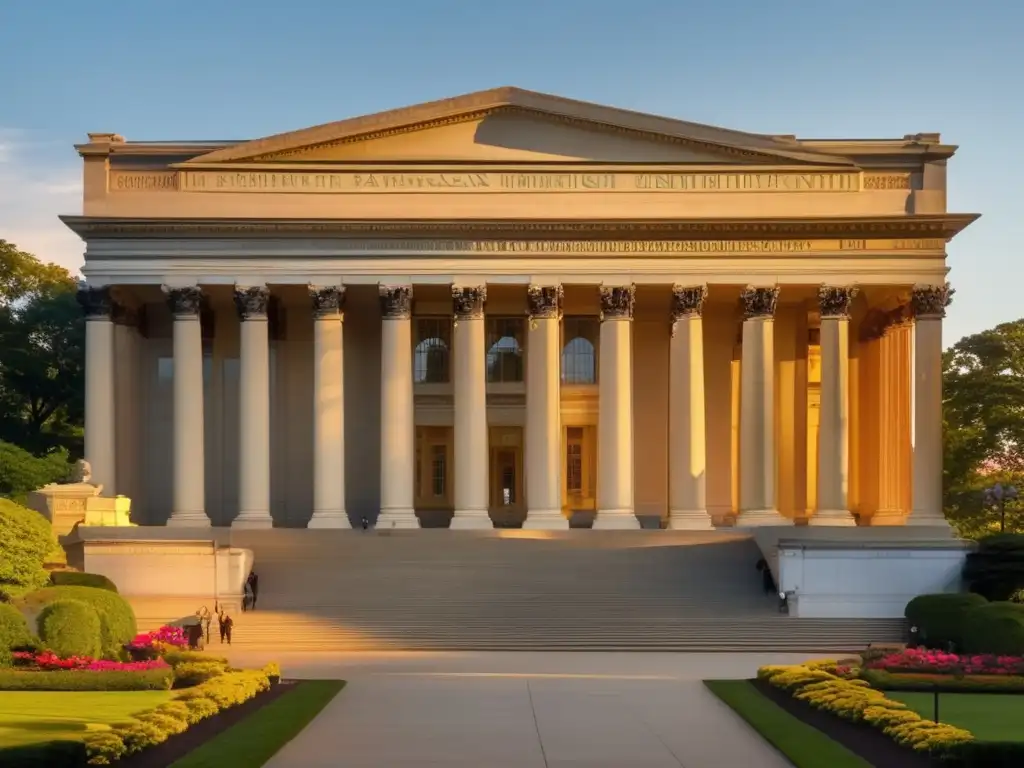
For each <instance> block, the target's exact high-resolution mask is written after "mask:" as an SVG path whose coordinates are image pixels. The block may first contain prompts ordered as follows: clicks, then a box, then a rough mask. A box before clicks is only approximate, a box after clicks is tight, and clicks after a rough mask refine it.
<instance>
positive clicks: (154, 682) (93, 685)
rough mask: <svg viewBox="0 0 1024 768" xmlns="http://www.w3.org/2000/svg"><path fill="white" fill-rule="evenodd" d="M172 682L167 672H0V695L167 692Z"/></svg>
mask: <svg viewBox="0 0 1024 768" xmlns="http://www.w3.org/2000/svg"><path fill="white" fill-rule="evenodd" d="M173 680H174V674H173V673H172V672H171V670H170V669H146V670H142V671H139V672H127V671H125V672H121V671H117V672H90V671H89V670H86V669H59V670H53V671H40V670H30V669H17V668H14V669H0V691H169V690H170V689H171V683H172V681H173Z"/></svg>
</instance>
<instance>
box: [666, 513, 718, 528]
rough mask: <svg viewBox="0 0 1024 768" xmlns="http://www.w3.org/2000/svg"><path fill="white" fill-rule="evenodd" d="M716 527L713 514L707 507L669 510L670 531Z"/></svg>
mask: <svg viewBox="0 0 1024 768" xmlns="http://www.w3.org/2000/svg"><path fill="white" fill-rule="evenodd" d="M714 527H715V526H714V525H713V524H712V522H711V515H709V514H708V511H707V510H706V509H670V510H669V511H668V528H669V530H670V531H710V530H713V529H714Z"/></svg>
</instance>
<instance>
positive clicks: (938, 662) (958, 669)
mask: <svg viewBox="0 0 1024 768" xmlns="http://www.w3.org/2000/svg"><path fill="white" fill-rule="evenodd" d="M864 666H865V667H866V668H868V669H881V670H885V671H887V672H922V673H930V674H947V675H953V674H956V675H1009V676H1015V677H1019V676H1024V658H1021V657H1020V656H995V655H991V654H984V655H982V654H975V655H963V656H960V655H957V654H955V653H946V652H944V651H934V650H929V649H925V648H907V649H905V650H902V651H898V652H896V653H890V654H887V655H885V656H882V657H881V658H879V659H874V660H871V661H868V662H866V663H865V665H864Z"/></svg>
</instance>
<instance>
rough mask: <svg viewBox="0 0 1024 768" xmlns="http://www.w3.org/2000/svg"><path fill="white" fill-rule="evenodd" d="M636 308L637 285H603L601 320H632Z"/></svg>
mask: <svg viewBox="0 0 1024 768" xmlns="http://www.w3.org/2000/svg"><path fill="white" fill-rule="evenodd" d="M635 308H636V286H635V285H633V284H630V285H602V286H601V321H602V322H603V321H605V320H632V319H633V310H634V309H635Z"/></svg>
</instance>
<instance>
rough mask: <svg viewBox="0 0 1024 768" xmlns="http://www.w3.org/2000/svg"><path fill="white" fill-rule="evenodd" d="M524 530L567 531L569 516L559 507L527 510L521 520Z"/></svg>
mask: <svg viewBox="0 0 1024 768" xmlns="http://www.w3.org/2000/svg"><path fill="white" fill-rule="evenodd" d="M522 530H524V531H567V530H569V518H567V517H566V516H565V515H563V514H562V510H560V509H536V510H533V509H531V510H528V511H527V513H526V519H525V520H524V521H523V528H522Z"/></svg>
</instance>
